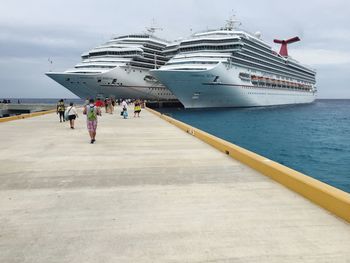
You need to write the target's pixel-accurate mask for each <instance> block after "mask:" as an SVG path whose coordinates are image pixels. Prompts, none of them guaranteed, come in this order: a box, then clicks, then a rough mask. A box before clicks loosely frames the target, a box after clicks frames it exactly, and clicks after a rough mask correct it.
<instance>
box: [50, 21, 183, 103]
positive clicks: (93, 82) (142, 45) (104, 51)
mask: <svg viewBox="0 0 350 263" xmlns="http://www.w3.org/2000/svg"><path fill="white" fill-rule="evenodd" d="M155 30H156V28H153V27H151V28H148V32H147V33H143V34H132V35H125V36H118V37H113V38H112V39H111V40H109V41H108V42H107V43H104V44H102V45H100V46H98V47H95V48H93V49H92V50H90V51H88V52H86V53H83V54H82V56H81V58H82V61H81V62H80V63H78V64H77V65H75V67H74V68H72V69H68V70H66V71H65V72H47V73H46V75H47V76H49V77H50V78H52V79H53V80H55V81H56V82H58V83H59V84H61V85H62V86H64V87H65V88H67V89H68V90H70V91H71V92H73V93H74V94H75V95H77V96H78V97H80V98H87V97H109V96H113V97H115V98H129V99H147V100H174V99H176V98H175V96H174V95H173V94H172V93H171V92H170V91H169V90H168V89H167V88H165V87H164V85H162V84H161V83H160V82H159V81H158V80H157V79H156V78H154V77H153V76H152V75H151V74H150V72H149V71H150V69H157V68H159V67H160V66H162V65H164V64H165V62H166V61H168V60H169V58H170V56H169V55H168V54H167V53H166V52H164V49H165V47H166V46H167V45H169V44H170V43H169V42H167V41H165V40H162V39H160V38H157V37H155V36H154V34H153V33H154V32H155Z"/></svg>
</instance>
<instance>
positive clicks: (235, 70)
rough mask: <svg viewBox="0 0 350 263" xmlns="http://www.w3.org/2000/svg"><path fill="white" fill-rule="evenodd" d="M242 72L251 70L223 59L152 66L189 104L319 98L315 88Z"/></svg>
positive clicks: (238, 104)
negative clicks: (205, 64)
mask: <svg viewBox="0 0 350 263" xmlns="http://www.w3.org/2000/svg"><path fill="white" fill-rule="evenodd" d="M240 72H247V73H248V72H249V70H248V69H246V68H243V67H239V66H236V65H227V64H226V65H225V64H223V63H218V64H217V65H216V66H214V67H212V68H210V69H207V70H169V69H168V70H162V69H160V70H151V74H152V75H154V76H155V77H156V78H157V79H159V80H160V81H161V82H162V83H163V84H164V85H165V86H166V87H167V88H168V89H169V90H170V91H171V92H172V93H173V94H174V95H175V96H176V97H177V98H178V100H179V101H180V102H181V103H182V104H183V105H184V107H185V108H211V107H259V106H273V105H285V104H299V103H312V102H313V101H314V100H315V98H316V93H315V92H311V91H300V90H290V89H284V88H276V87H274V88H272V87H261V86H255V85H252V83H251V82H250V81H249V82H247V81H242V80H241V79H240V78H239V77H238V76H239V73H240ZM261 74H262V73H261Z"/></svg>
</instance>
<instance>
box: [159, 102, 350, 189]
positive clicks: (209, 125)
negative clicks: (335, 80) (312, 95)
mask: <svg viewBox="0 0 350 263" xmlns="http://www.w3.org/2000/svg"><path fill="white" fill-rule="evenodd" d="M162 112H165V113H168V114H169V115H170V116H172V117H174V118H176V119H178V120H181V121H183V122H186V123H188V124H190V125H192V126H194V127H197V128H199V129H202V130H204V131H206V132H209V133H211V134H213V135H216V136H218V137H220V138H222V139H225V140H227V141H230V142H232V143H234V144H237V145H239V146H242V147H244V148H246V149H249V150H251V151H254V152H256V153H258V154H261V155H263V156H265V157H267V158H269V159H272V160H274V161H277V162H279V163H281V164H284V165H286V166H288V167H291V168H293V169H295V170H297V171H300V172H302V173H304V174H307V175H310V176H312V177H314V178H316V179H318V180H320V181H323V182H325V183H328V184H330V185H333V186H335V187H337V188H340V189H342V190H344V191H346V192H349V193H350V100H317V101H316V102H315V103H313V104H306V105H296V106H294V105H293V106H278V107H261V108H260V107H259V108H240V109H234V108H221V109H218V108H217V109H192V110H185V109H162Z"/></svg>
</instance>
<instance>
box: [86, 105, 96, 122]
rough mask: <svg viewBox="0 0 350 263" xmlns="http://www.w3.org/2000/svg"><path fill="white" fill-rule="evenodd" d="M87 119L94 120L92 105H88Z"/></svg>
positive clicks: (94, 114)
mask: <svg viewBox="0 0 350 263" xmlns="http://www.w3.org/2000/svg"><path fill="white" fill-rule="evenodd" d="M87 119H88V120H89V121H95V120H96V119H97V114H96V111H95V107H94V106H92V107H91V106H89V110H88V112H87Z"/></svg>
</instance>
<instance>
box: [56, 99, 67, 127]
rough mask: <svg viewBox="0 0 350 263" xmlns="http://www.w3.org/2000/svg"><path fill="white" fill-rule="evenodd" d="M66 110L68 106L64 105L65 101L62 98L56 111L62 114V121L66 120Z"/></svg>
mask: <svg viewBox="0 0 350 263" xmlns="http://www.w3.org/2000/svg"><path fill="white" fill-rule="evenodd" d="M65 110H66V107H65V106H64V101H63V99H60V100H59V102H58V103H57V110H56V113H57V114H59V116H60V122H62V120H63V121H65V119H64V112H65Z"/></svg>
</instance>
